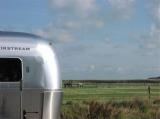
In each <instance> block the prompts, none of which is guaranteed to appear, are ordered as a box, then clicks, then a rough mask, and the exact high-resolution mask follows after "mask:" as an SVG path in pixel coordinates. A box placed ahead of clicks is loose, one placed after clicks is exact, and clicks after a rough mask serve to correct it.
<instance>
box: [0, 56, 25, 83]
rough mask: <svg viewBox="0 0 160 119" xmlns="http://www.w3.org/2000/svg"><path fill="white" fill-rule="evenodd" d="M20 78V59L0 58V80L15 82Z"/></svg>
mask: <svg viewBox="0 0 160 119" xmlns="http://www.w3.org/2000/svg"><path fill="white" fill-rule="evenodd" d="M21 78H22V65H21V60H20V59H18V58H0V82H16V81H20V80H21Z"/></svg>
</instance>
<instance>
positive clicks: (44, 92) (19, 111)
mask: <svg viewBox="0 0 160 119" xmlns="http://www.w3.org/2000/svg"><path fill="white" fill-rule="evenodd" d="M9 59H11V60H13V61H14V60H16V61H17V62H21V73H22V75H21V79H20V80H18V81H8V80H7V81H5V80H4V81H2V80H3V79H1V78H0V119H58V118H59V111H60V104H61V95H62V91H61V80H60V78H59V71H58V66H57V60H56V56H55V52H54V50H53V47H52V45H51V43H49V42H47V41H45V40H43V39H42V38H40V37H38V36H35V35H32V34H27V33H18V32H0V62H1V60H2V61H3V62H5V60H9ZM18 60H19V61H18ZM9 61H10V60H9ZM0 67H1V66H0ZM12 67H14V66H12ZM2 72H3V71H2ZM13 72H14V71H13ZM0 76H1V75H0Z"/></svg>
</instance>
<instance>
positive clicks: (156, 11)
mask: <svg viewBox="0 0 160 119" xmlns="http://www.w3.org/2000/svg"><path fill="white" fill-rule="evenodd" d="M0 16H1V19H0V30H12V31H24V32H29V33H34V34H37V35H40V36H43V37H45V38H46V39H50V40H52V41H53V42H54V47H55V50H56V52H57V56H58V59H59V63H60V67H61V75H62V79H114V80H115V79H145V78H148V77H153V76H160V52H159V50H160V1H159V0H25V1H24V0H14V1H11V0H1V1H0Z"/></svg>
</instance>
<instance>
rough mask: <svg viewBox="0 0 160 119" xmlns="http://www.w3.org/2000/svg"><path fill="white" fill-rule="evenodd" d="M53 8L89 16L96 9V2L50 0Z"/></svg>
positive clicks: (92, 0)
mask: <svg viewBox="0 0 160 119" xmlns="http://www.w3.org/2000/svg"><path fill="white" fill-rule="evenodd" d="M50 3H51V6H52V7H53V8H56V9H59V10H62V11H66V10H71V11H75V12H78V13H81V14H85V15H87V14H89V13H90V12H92V11H94V10H96V9H97V4H96V0H50Z"/></svg>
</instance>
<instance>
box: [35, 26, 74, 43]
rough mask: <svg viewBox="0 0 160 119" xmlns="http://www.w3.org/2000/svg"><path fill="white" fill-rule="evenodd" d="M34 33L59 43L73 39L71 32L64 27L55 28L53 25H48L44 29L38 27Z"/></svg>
mask: <svg viewBox="0 0 160 119" xmlns="http://www.w3.org/2000/svg"><path fill="white" fill-rule="evenodd" d="M35 34H37V35H39V36H42V37H44V38H47V39H50V40H53V41H55V42H60V43H68V42H72V41H74V40H75V38H74V35H72V33H70V32H69V31H67V30H65V29H61V28H56V27H54V26H53V25H50V26H48V27H46V28H44V29H38V30H37V31H36V32H35Z"/></svg>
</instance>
